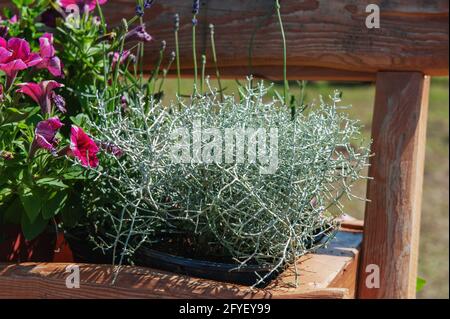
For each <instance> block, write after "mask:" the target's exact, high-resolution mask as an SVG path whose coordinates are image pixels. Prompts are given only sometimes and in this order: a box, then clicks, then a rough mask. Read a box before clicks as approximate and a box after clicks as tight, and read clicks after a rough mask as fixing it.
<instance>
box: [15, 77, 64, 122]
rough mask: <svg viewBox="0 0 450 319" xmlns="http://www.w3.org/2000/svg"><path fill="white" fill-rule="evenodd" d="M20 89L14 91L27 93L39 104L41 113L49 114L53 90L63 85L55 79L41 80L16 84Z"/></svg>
mask: <svg viewBox="0 0 450 319" xmlns="http://www.w3.org/2000/svg"><path fill="white" fill-rule="evenodd" d="M17 85H18V86H19V87H20V89H18V90H17V91H16V92H19V93H23V94H25V95H28V96H29V97H31V98H32V99H33V101H35V102H36V103H38V104H39V106H40V107H41V111H42V113H43V114H50V113H51V112H52V97H53V90H54V89H56V88H60V87H63V86H64V85H63V84H61V83H58V82H56V81H53V80H50V81H42V82H40V83H33V82H28V83H20V84H17Z"/></svg>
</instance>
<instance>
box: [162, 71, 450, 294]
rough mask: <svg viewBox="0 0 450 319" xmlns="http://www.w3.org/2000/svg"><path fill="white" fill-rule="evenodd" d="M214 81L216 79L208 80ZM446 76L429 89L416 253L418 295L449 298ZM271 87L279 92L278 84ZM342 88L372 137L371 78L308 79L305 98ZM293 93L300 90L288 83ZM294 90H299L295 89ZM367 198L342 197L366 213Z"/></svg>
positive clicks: (229, 84)
mask: <svg viewBox="0 0 450 319" xmlns="http://www.w3.org/2000/svg"><path fill="white" fill-rule="evenodd" d="M223 82H224V83H223V84H224V87H225V88H226V91H227V93H231V92H236V88H237V83H236V81H233V80H226V81H223ZM212 85H213V86H215V85H216V83H215V81H212ZM448 85H449V83H448V77H445V78H444V77H442V78H433V79H432V82H431V92H430V109H429V117H428V129H427V147H426V161H425V178H424V194H423V202H422V221H421V237H420V253H419V276H420V277H421V278H424V279H425V280H426V285H425V287H424V288H423V289H422V290H421V291H420V292H419V293H418V298H449V210H448V209H449V207H448V202H449V195H448V191H449V87H448ZM275 89H278V90H279V92H282V88H281V86H279V87H278V85H275ZM335 89H337V90H340V91H342V92H343V96H342V104H343V105H352V108H350V109H348V110H347V111H348V113H349V114H350V115H351V117H352V118H354V119H359V120H360V121H361V123H362V124H363V125H364V129H363V135H364V138H365V139H366V140H369V139H370V132H371V122H372V111H373V105H374V97H375V87H374V85H373V84H364V83H362V84H361V83H358V84H355V83H344V84H343V83H330V82H308V84H307V87H306V91H305V92H306V95H305V97H306V102H307V103H311V102H314V101H316V103H318V102H319V96H320V95H322V96H324V97H328V96H329V95H330V94H332V92H333V90H335ZM163 90H164V92H165V102H170V101H169V100H170V99H171V98H170V97H173V96H174V94H175V92H176V81H175V80H174V79H169V80H167V81H166V82H165V84H164V88H163ZM191 90H192V81H190V80H183V81H182V93H183V94H189V93H190V92H191ZM291 90H292V92H293V93H295V94H297V93H299V91H298V88H297V86H296V85H295V83H292V85H291ZM296 91H297V92H296ZM355 193H356V194H358V195H360V196H362V197H364V196H365V193H366V183H365V182H361V183H358V184H357V185H355ZM364 205H365V203H363V202H360V201H357V200H353V201H351V202H347V203H346V207H347V210H348V212H349V213H350V214H351V215H352V216H354V217H357V218H360V219H363V218H364Z"/></svg>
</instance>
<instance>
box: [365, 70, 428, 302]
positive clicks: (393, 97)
mask: <svg viewBox="0 0 450 319" xmlns="http://www.w3.org/2000/svg"><path fill="white" fill-rule="evenodd" d="M429 85H430V79H429V77H428V76H424V75H423V74H422V73H419V72H380V73H378V74H377V80H376V96H375V109H374V116H373V123H372V125H373V126H372V138H373V146H372V151H373V153H374V157H373V158H372V161H371V167H370V170H369V175H370V176H371V177H372V178H373V180H371V181H370V182H369V185H368V190H367V196H368V198H369V199H370V202H369V203H367V206H366V214H365V221H364V223H365V231H364V239H363V250H362V257H361V263H360V268H359V281H358V297H359V298H414V297H415V295H416V278H417V261H418V250H419V228H420V210H421V198H422V182H423V170H424V159H425V139H426V123H427V112H428V93H429ZM371 265H375V268H374V267H373V266H371ZM376 266H378V267H379V268H378V269H379V288H377V287H376V285H377V278H376V276H377V274H376V269H377V268H376ZM367 281H368V282H367ZM367 283H368V284H367ZM374 286H375V287H374Z"/></svg>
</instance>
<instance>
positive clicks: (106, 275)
mask: <svg viewBox="0 0 450 319" xmlns="http://www.w3.org/2000/svg"><path fill="white" fill-rule="evenodd" d="M361 240H362V234H361V233H354V232H350V233H347V232H339V233H338V235H337V236H336V238H335V239H334V240H333V241H332V242H331V243H330V245H329V247H328V248H324V249H321V250H319V251H318V252H317V253H315V254H310V255H307V256H304V257H302V258H301V260H299V262H298V264H297V266H298V267H299V270H300V274H301V275H300V278H299V279H300V285H298V286H297V287H295V286H293V282H294V281H293V280H294V279H295V278H294V277H295V276H294V275H293V268H290V269H287V270H286V271H285V273H283V274H282V275H281V277H280V278H279V279H278V280H277V281H276V283H275V282H274V284H272V285H271V286H269V287H267V288H265V289H250V288H248V287H244V286H239V285H234V284H227V283H220V282H215V281H211V280H205V279H198V278H192V277H187V276H180V275H175V274H173V273H168V272H163V271H158V270H154V269H149V268H143V267H123V268H122V269H121V272H120V274H119V276H118V278H117V281H116V283H115V285H114V286H112V285H111V279H112V277H113V269H112V267H111V266H106V265H87V264H79V267H80V276H81V284H80V288H79V289H68V288H66V285H65V280H66V278H67V276H68V274H69V273H67V272H66V267H67V266H68V265H69V264H67V263H43V264H39V263H28V264H19V265H11V264H0V298H252V299H254V298H283V299H294V298H295V299H298V298H322V299H323V298H338V299H343V298H352V297H354V285H355V278H356V271H355V269H356V263H357V256H358V251H359V246H360V244H361Z"/></svg>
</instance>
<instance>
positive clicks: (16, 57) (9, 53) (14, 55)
mask: <svg viewBox="0 0 450 319" xmlns="http://www.w3.org/2000/svg"><path fill="white" fill-rule="evenodd" d="M41 61H42V59H41V57H40V56H39V54H37V53H32V52H31V50H30V45H29V44H28V42H27V41H25V40H23V39H19V38H11V39H9V40H8V41H6V40H5V39H4V38H0V70H2V71H3V72H5V74H6V77H7V81H6V86H7V87H9V86H10V85H11V84H12V83H13V81H14V79H15V78H16V76H17V73H18V72H19V71H21V70H25V69H27V68H29V67H32V66H35V65H37V64H39V63H40V62H41Z"/></svg>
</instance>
